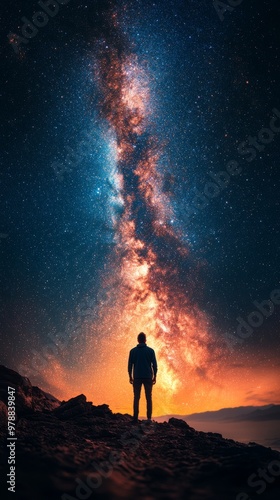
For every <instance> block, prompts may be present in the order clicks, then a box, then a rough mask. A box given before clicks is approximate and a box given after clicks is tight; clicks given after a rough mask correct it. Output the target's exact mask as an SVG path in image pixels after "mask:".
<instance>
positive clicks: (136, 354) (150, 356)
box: [128, 332, 157, 423]
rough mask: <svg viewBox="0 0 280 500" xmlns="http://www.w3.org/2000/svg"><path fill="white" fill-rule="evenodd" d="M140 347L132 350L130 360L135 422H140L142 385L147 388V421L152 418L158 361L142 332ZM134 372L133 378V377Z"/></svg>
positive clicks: (129, 371) (140, 334) (139, 336)
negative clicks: (153, 391) (153, 388)
mask: <svg viewBox="0 0 280 500" xmlns="http://www.w3.org/2000/svg"><path fill="white" fill-rule="evenodd" d="M137 340H138V345H137V346H136V347H134V348H133V349H131V351H130V353H129V358H128V375H129V382H130V383H131V384H133V392H134V401H133V422H134V423H137V422H138V413H139V400H140V394H141V387H142V384H143V385H144V388H145V395H146V400H147V419H148V421H151V418H152V387H153V384H155V383H156V375H157V360H156V355H155V351H154V350H153V349H151V347H148V346H147V345H146V335H145V333H143V332H140V333H139V335H138V337H137ZM132 370H133V376H132Z"/></svg>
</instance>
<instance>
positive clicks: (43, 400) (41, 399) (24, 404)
mask: <svg viewBox="0 0 280 500" xmlns="http://www.w3.org/2000/svg"><path fill="white" fill-rule="evenodd" d="M9 386H11V387H13V388H14V389H15V409H16V415H17V417H21V416H22V415H25V414H27V413H32V412H33V411H45V410H53V409H54V408H55V407H56V406H58V405H59V404H60V401H59V400H58V399H56V398H55V397H54V396H52V395H51V394H48V393H46V392H44V391H42V389H39V387H33V386H32V384H31V382H30V380H29V379H28V378H27V377H22V376H21V375H19V373H17V372H15V371H14V370H10V369H9V368H6V367H5V366H3V365H0V400H1V401H3V402H4V403H5V404H7V397H8V387H9Z"/></svg>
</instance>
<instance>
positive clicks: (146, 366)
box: [128, 342, 157, 378]
mask: <svg viewBox="0 0 280 500" xmlns="http://www.w3.org/2000/svg"><path fill="white" fill-rule="evenodd" d="M132 368H134V370H133V377H134V378H153V375H154V376H155V375H156V373H157V360H156V355H155V351H154V350H153V349H152V348H151V347H148V346H147V345H146V344H145V343H143V342H141V343H140V344H138V345H137V346H136V347H133V349H131V351H130V353H129V358H128V373H129V376H130V377H131V376H132Z"/></svg>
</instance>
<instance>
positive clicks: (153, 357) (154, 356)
mask: <svg viewBox="0 0 280 500" xmlns="http://www.w3.org/2000/svg"><path fill="white" fill-rule="evenodd" d="M152 365H153V372H154V376H153V384H155V383H156V380H157V360H156V355H155V351H154V350H153V356H152Z"/></svg>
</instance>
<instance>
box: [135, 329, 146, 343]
mask: <svg viewBox="0 0 280 500" xmlns="http://www.w3.org/2000/svg"><path fill="white" fill-rule="evenodd" d="M137 340H138V342H139V344H145V342H146V335H145V333H144V332H140V333H139V335H138V337H137Z"/></svg>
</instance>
